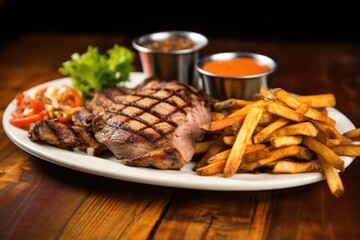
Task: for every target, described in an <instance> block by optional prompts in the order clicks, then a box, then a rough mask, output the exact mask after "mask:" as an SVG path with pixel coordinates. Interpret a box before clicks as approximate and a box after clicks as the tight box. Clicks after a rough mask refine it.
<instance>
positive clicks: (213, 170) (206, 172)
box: [196, 159, 226, 176]
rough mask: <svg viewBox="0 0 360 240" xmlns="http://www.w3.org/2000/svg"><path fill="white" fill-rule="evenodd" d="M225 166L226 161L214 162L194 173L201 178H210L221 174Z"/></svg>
mask: <svg viewBox="0 0 360 240" xmlns="http://www.w3.org/2000/svg"><path fill="white" fill-rule="evenodd" d="M225 164H226V159H223V160H221V161H216V162H213V163H211V164H208V165H206V166H203V167H200V168H197V169H196V173H197V174H199V175H201V176H211V175H215V174H218V173H222V172H223V171H224V167H225Z"/></svg>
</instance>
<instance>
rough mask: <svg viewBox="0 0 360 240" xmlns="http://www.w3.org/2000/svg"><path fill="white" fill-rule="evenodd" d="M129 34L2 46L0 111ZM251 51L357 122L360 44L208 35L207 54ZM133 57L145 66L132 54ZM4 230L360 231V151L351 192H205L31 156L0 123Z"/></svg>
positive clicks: (289, 83)
mask: <svg viewBox="0 0 360 240" xmlns="http://www.w3.org/2000/svg"><path fill="white" fill-rule="evenodd" d="M131 40H132V36H100V35H66V34H59V35H46V34H38V35H29V36H26V37H24V38H21V39H18V40H17V41H14V42H13V43H10V44H8V45H7V46H5V47H4V48H3V49H0V94H1V96H2V97H1V98H0V116H1V118H2V115H3V113H4V110H5V108H6V106H7V105H8V104H9V102H10V101H11V100H12V99H13V98H14V97H15V95H16V93H18V92H20V91H23V90H26V89H28V88H30V87H33V86H36V85H38V84H40V83H43V82H46V81H49V80H53V79H56V78H59V77H61V75H60V74H59V73H58V71H57V69H58V68H59V66H60V64H61V63H62V62H63V61H64V60H67V59H68V58H69V56H70V55H71V53H73V52H76V51H78V52H83V51H85V49H86V47H87V46H88V45H89V44H93V45H94V46H99V48H100V49H102V50H105V49H107V48H110V47H112V46H113V44H115V43H118V44H120V45H126V46H128V47H130V48H131ZM223 51H249V52H257V53H262V54H265V55H268V56H270V57H272V58H274V59H275V60H276V61H277V63H278V69H277V70H276V72H275V73H274V74H272V76H271V82H270V86H271V87H281V88H284V89H286V90H288V91H290V92H295V93H298V94H318V93H328V92H331V93H334V94H335V96H336V100H337V102H336V108H337V109H338V110H339V111H341V112H342V113H344V114H345V115H346V116H347V117H348V118H349V119H350V120H351V121H352V122H353V123H354V124H355V125H356V126H357V127H360V111H358V109H359V102H360V94H359V93H360V44H359V43H347V42H342V43H334V42H321V43H320V42H313V43H309V42H308V43H302V42H276V41H272V42H261V41H249V40H247V41H245V40H242V39H210V41H209V45H208V46H207V47H206V48H205V49H204V51H203V52H202V55H207V54H210V53H213V52H223ZM135 66H136V69H137V71H140V70H141V68H140V62H139V59H138V58H136V61H135ZM0 139H1V141H0V223H1V224H0V239H360V230H359V228H358V223H359V221H360V204H359V203H360V192H359V189H360V163H359V158H356V159H355V160H354V162H353V163H352V164H351V165H350V166H349V167H348V168H346V170H345V171H344V172H342V173H340V176H341V179H342V181H343V184H344V187H345V195H344V196H343V197H342V198H339V199H337V198H335V197H334V196H333V195H332V194H331V193H330V191H329V189H328V186H327V184H326V182H325V181H321V182H318V183H314V184H310V185H305V186H300V187H294V188H290V189H280V190H271V191H244V192H232V191H202V190H187V189H176V188H167V187H159V186H151V185H146V184H137V183H131V182H125V181H120V180H113V179H108V178H103V177H99V176H95V175H90V174H86V173H82V172H78V171H74V170H71V169H67V168H64V167H61V166H57V165H55V164H52V163H49V162H46V161H44V160H41V159H38V158H36V157H33V156H31V155H30V154H28V153H26V152H24V151H22V150H21V149H20V148H18V147H17V146H16V145H14V144H13V143H12V142H11V141H10V140H9V138H8V137H7V136H6V134H5V132H4V129H3V126H2V125H1V126H0Z"/></svg>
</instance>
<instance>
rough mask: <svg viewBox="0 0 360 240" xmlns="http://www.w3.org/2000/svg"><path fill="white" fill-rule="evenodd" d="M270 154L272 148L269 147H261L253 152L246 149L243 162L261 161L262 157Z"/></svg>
mask: <svg viewBox="0 0 360 240" xmlns="http://www.w3.org/2000/svg"><path fill="white" fill-rule="evenodd" d="M249 146H250V145H249ZM269 155H270V148H268V147H265V148H262V149H259V150H257V151H251V152H246V151H245V153H244V156H243V159H242V162H243V163H251V162H256V161H259V160H260V159H264V158H268V157H269Z"/></svg>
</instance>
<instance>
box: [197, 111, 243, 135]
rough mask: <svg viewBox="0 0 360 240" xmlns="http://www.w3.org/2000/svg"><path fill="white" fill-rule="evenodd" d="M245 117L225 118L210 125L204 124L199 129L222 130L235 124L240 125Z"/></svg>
mask: <svg viewBox="0 0 360 240" xmlns="http://www.w3.org/2000/svg"><path fill="white" fill-rule="evenodd" d="M245 117H246V115H240V116H235V117H226V118H223V119H219V120H215V121H212V122H210V123H206V124H203V125H201V126H200V128H202V129H204V130H207V131H218V130H222V129H224V128H227V127H230V126H231V125H233V124H235V123H241V122H243V121H244V119H245Z"/></svg>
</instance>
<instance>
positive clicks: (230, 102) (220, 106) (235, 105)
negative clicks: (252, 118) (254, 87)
mask: <svg viewBox="0 0 360 240" xmlns="http://www.w3.org/2000/svg"><path fill="white" fill-rule="evenodd" d="M251 103H253V101H246V100H240V99H233V98H231V99H227V100H224V101H220V102H216V103H214V110H215V111H222V110H226V109H229V108H231V109H239V108H242V107H244V106H246V105H248V104H251Z"/></svg>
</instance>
